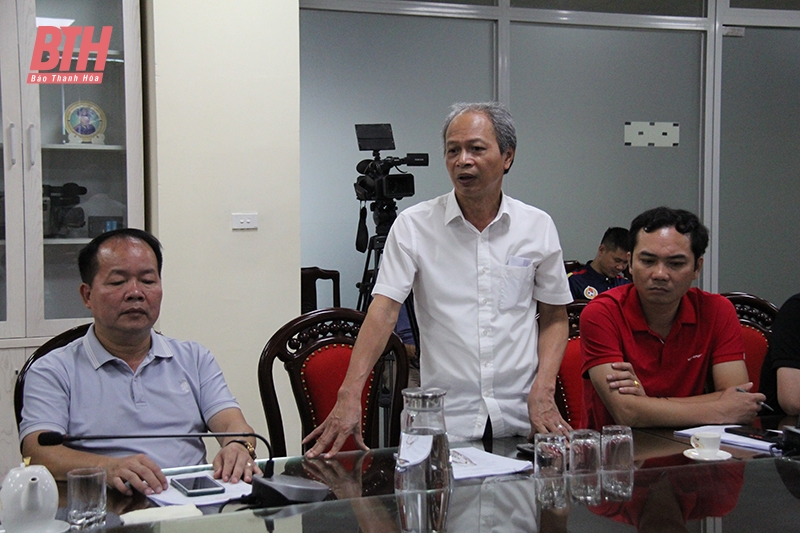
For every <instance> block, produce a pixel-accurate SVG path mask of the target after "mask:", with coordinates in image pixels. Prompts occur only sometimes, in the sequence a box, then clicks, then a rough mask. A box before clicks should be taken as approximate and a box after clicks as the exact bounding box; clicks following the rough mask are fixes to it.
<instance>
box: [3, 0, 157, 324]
mask: <svg viewBox="0 0 800 533" xmlns="http://www.w3.org/2000/svg"><path fill="white" fill-rule="evenodd" d="M0 25H1V26H0V44H2V46H1V47H0V54H2V55H0V99H2V100H1V101H2V106H1V108H0V113H2V122H3V140H2V142H3V152H2V163H3V164H2V174H0V183H2V184H3V205H4V218H5V224H4V228H3V229H4V238H5V240H4V241H3V243H2V252H3V254H2V255H3V264H2V265H0V266H2V267H3V272H2V274H0V287H2V288H1V289H0V338H4V339H9V338H27V337H43V336H51V335H54V334H57V333H59V332H61V331H63V330H65V329H67V328H69V327H71V326H73V325H76V324H78V323H81V322H85V321H86V320H87V319H88V317H89V316H90V315H89V312H88V310H87V309H86V308H85V307H84V306H83V303H82V302H81V300H80V297H79V294H78V285H79V283H80V277H79V274H78V270H77V254H78V252H79V251H80V249H81V247H82V246H84V245H85V244H86V243H87V242H89V240H90V238H91V237H93V236H96V235H97V234H99V233H100V232H102V231H104V230H106V229H110V228H113V227H121V226H137V227H142V225H143V221H144V215H143V213H144V207H143V176H142V174H143V163H142V82H141V46H140V29H139V5H138V2H137V1H128V0H16V1H15V0H0ZM37 25H38V26H67V27H71V28H73V29H74V31H85V28H86V27H89V26H91V27H93V28H94V35H93V37H92V39H91V41H92V42H94V43H98V42H100V35H101V29H102V28H103V27H104V26H106V27H108V26H110V27H111V28H112V29H111V37H110V45H109V47H108V48H109V51H108V55H107V58H106V61H105V66H104V69H103V71H102V73H103V78H102V83H99V84H87V83H44V84H37V83H29V81H30V80H29V76H30V72H31V66H32V65H31V61H32V59H33V54H34V47H35V43H36V36H37ZM65 35H66V32H65ZM60 38H61V35H57V37H55V39H60ZM81 38H82V36H79V37H78V38H77V39H75V42H74V45H73V46H71V49H70V50H68V51H67V52H64V46H65V42H67V39H66V37H65V38H64V39H63V40H62V42H61V45H60V47H59V50H58V51H57V52H56V53H59V54H60V57H59V62H58V63H57V64H59V65H60V64H61V59H62V58H63V55H64V54H65V53H68V54H70V55H71V56H72V58H73V59H72V62H71V63H70V70H68V71H64V72H60V71H55V72H54V73H53V72H51V71H48V72H51V75H53V74H58V75H60V76H63V77H64V78H67V79H69V78H70V77H71V75H72V74H74V73H75V71H76V70H77V68H78V63H79V61H78V58H79V50H80V47H81V45H82V42H81ZM48 48H49V47H48ZM50 57H51V54H49V53H48V52H45V54H44V55H43V56H42V59H43V60H45V61H46V60H47V59H48V58H50ZM96 57H97V56H96V55H95V54H91V55H90V56H89V61H88V67H87V70H88V71H89V73H90V74H91V73H92V72H93V70H94V69H95V68H96V66H98V65H96V63H99V61H97V60H96ZM57 68H58V67H57Z"/></svg>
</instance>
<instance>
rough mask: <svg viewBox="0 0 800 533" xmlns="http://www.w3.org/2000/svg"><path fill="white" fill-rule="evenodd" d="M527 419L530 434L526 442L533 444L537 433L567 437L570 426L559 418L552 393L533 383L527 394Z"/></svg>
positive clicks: (559, 414) (570, 429)
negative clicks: (529, 422)
mask: <svg viewBox="0 0 800 533" xmlns="http://www.w3.org/2000/svg"><path fill="white" fill-rule="evenodd" d="M528 417H529V418H530V420H531V433H530V435H528V440H529V441H531V442H533V438H534V435H536V434H537V433H558V434H561V435H564V436H565V437H569V432H570V431H572V426H570V425H569V423H568V422H567V421H566V420H564V419H563V418H562V417H561V413H560V412H559V411H558V406H557V405H556V401H555V398H554V396H553V392H551V391H549V390H547V389H543V388H540V387H537V386H536V382H535V381H534V383H533V387H531V392H530V394H528Z"/></svg>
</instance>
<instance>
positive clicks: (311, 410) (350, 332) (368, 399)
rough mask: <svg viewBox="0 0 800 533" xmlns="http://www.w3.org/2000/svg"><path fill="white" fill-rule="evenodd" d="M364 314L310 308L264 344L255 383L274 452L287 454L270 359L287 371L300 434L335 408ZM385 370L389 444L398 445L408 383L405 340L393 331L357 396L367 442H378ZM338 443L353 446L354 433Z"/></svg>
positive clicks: (306, 431) (304, 433)
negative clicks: (388, 381)
mask: <svg viewBox="0 0 800 533" xmlns="http://www.w3.org/2000/svg"><path fill="white" fill-rule="evenodd" d="M364 316H365V315H364V313H362V312H361V311H356V310H354V309H344V308H328V309H320V310H316V311H312V312H310V313H306V314H303V315H301V316H299V317H297V318H295V319H293V320H292V321H290V322H289V323H288V324H286V325H285V326H283V327H282V328H281V329H280V330H278V331H277V332H276V333H275V334H274V335H273V336H272V338H271V339H270V340H269V342H268V343H267V345H266V346H265V347H264V351H263V352H262V353H261V359H260V360H259V362H258V386H259V390H260V392H261V403H262V405H263V407H264V414H265V416H266V419H267V428H268V429H269V436H270V441H271V444H272V447H273V451H274V454H275V455H276V456H278V457H280V456H285V455H286V437H285V434H284V430H283V418H282V417H281V411H280V406H279V405H278V398H277V395H276V392H275V383H274V380H273V375H272V372H273V362H274V361H275V359H279V360H280V361H281V362H283V367H284V368H285V369H286V371H287V372H288V374H289V381H290V383H291V386H292V391H293V393H294V398H295V402H296V404H297V409H298V412H299V414H300V420H301V422H302V435H299V436H298V437H300V438H301V439H302V437H303V436H305V435H307V434H308V433H310V432H311V431H312V430H313V429H314V428H316V427H317V426H318V425H319V424H321V423H322V422H323V421H324V420H325V419H326V418H327V416H328V414H330V412H331V409H333V406H334V405H335V403H336V396H337V392H338V390H339V387H340V386H341V384H342V381H344V376H345V373H346V372H347V367H348V365H349V364H350V354H351V352H352V349H353V344H354V343H355V340H356V337H357V336H358V331H359V329H360V327H361V324H362V322H363V320H364ZM390 362H391V363H392V364H390ZM390 368H391V371H389V369H390ZM389 375H391V388H390V391H391V398H390V406H389V420H388V421H387V423H388V426H389V428H388V429H389V432H388V442H387V445H388V446H396V445H398V444H399V442H400V412H401V411H402V408H403V401H402V394H401V391H402V389H403V388H405V387H406V386H407V384H408V359H407V356H406V351H405V347H404V346H403V342H402V341H401V340H400V338H399V337H398V336H397V335H395V334H394V333H392V335H391V337H390V338H389V342H388V343H387V345H386V348H385V349H384V351H383V354H382V355H381V357H380V359H379V360H378V362H377V363H376V365H375V367H374V368H373V370H372V374H371V375H370V378H369V380H368V381H367V383H366V384H365V386H364V390H363V392H362V396H361V402H362V420H361V433H362V436H363V437H364V442H365V443H366V444H367V446H369V447H370V448H377V447H380V445H381V442H380V440H381V439H380V432H379V425H380V424H379V416H380V405H379V400H380V394H381V388H382V386H381V385H382V379H381V378H382V376H389ZM308 448H310V446H308V445H306V446H305V449H306V450H307V449H308ZM342 449H343V450H353V449H356V446H355V443H354V442H353V438H352V437H350V438H349V439H348V441H347V442H346V443H345V445H344V447H343V448H342Z"/></svg>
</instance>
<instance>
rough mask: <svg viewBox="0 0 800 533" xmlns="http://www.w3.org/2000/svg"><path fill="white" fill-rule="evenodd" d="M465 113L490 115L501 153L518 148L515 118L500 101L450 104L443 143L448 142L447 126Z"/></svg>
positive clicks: (443, 130) (443, 131) (443, 128)
mask: <svg viewBox="0 0 800 533" xmlns="http://www.w3.org/2000/svg"><path fill="white" fill-rule="evenodd" d="M464 113H483V114H484V115H486V116H487V117H489V120H491V121H492V126H494V135H495V137H496V138H497V145H498V146H499V147H500V153H501V154H504V153H506V152H507V151H508V150H516V149H517V130H516V129H515V128H514V119H513V118H511V113H509V112H508V109H506V106H504V105H503V104H501V103H500V102H477V103H465V102H460V103H457V104H453V105H452V106H450V114H449V115H447V118H446V119H445V121H444V126H443V127H442V143H443V144H445V145H446V144H447V128H449V127H450V123H451V122H453V120H455V118H456V117H458V116H461V115H463V114H464ZM445 150H446V148H445Z"/></svg>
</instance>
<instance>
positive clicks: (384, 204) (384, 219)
mask: <svg viewBox="0 0 800 533" xmlns="http://www.w3.org/2000/svg"><path fill="white" fill-rule="evenodd" d="M370 209H372V211H373V212H374V220H375V235H373V236H372V237H370V238H369V242H368V244H367V246H366V250H363V249H362V248H363V246H362V247H361V248H360V247H359V242H360V243H362V244H363V238H364V237H365V236H366V235H367V229H366V208H365V207H362V208H361V218H360V220H359V232H358V233H359V236H358V237H357V244H356V248H357V249H359V251H366V252H367V257H366V259H365V260H364V271H363V274H362V275H361V281H360V282H359V283H357V284H356V287H358V304H357V309H358V310H359V311H362V312H364V313H366V312H367V309H368V308H369V304H370V302H371V301H372V289H373V288H374V287H375V281H376V280H377V279H378V270H379V268H380V264H381V258H382V257H383V248H384V245H385V244H386V238H387V236H388V235H389V229H390V228H391V226H392V223H393V222H394V220H395V218H397V204H396V203H395V202H394V201H393V200H388V201H386V200H383V201H376V202H374V203H373V204H372V205H371V206H370ZM403 308H404V309H405V312H406V315H407V316H408V322H409V324H410V326H411V334H412V335H413V338H414V346H415V347H416V352H417V360H419V326H418V325H417V317H416V314H415V312H414V293H413V292H410V293H409V294H408V297H407V298H406V301H405V302H404V303H403ZM401 312H402V309H401ZM394 361H395V360H394V355H392V354H389V355H388V356H387V358H386V365H387V368H388V370H389V372H388V376H389V378H388V379H385V378H383V377H382V379H383V384H382V385H381V393H380V397H379V405H380V407H381V411H382V413H383V421H384V424H383V440H384V443H385V444H386V445H388V442H389V423H388V420H389V411H390V409H391V406H392V392H393V391H392V387H393V383H392V376H393V375H394Z"/></svg>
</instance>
